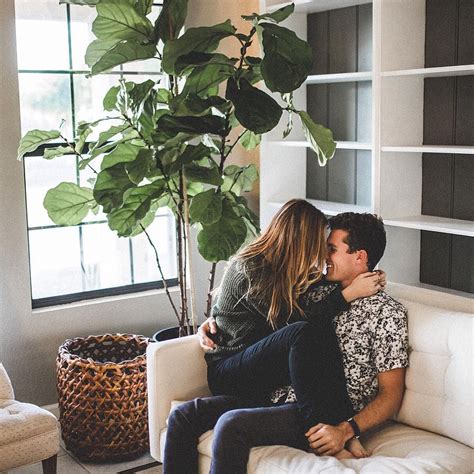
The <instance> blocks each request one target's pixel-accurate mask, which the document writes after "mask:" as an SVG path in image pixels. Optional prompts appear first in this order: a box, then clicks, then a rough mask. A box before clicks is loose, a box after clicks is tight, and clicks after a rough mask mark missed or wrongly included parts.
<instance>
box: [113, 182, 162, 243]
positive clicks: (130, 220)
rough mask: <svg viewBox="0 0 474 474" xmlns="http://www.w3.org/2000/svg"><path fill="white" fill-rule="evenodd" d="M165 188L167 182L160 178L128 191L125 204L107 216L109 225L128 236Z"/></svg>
mask: <svg viewBox="0 0 474 474" xmlns="http://www.w3.org/2000/svg"><path fill="white" fill-rule="evenodd" d="M164 189H165V183H164V181H161V180H160V181H154V182H153V183H152V184H146V185H145V186H140V187H138V188H133V189H129V190H128V191H126V192H125V194H124V198H123V206H122V207H121V208H120V209H116V210H114V211H112V212H111V213H110V214H109V215H108V216H107V220H108V223H109V227H110V228H111V229H112V230H116V231H117V233H118V235H119V236H120V237H128V236H129V235H130V234H132V232H133V231H134V230H135V228H136V225H137V223H138V222H140V220H141V219H143V218H144V217H145V216H146V215H147V213H148V211H149V210H150V206H151V203H152V200H153V199H157V198H159V197H160V196H161V195H162V193H163V190H164Z"/></svg>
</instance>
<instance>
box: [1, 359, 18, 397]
mask: <svg viewBox="0 0 474 474" xmlns="http://www.w3.org/2000/svg"><path fill="white" fill-rule="evenodd" d="M13 398H15V394H14V393H13V387H12V383H11V382H10V378H9V377H8V374H7V371H6V370H5V367H3V364H2V363H1V362H0V400H13Z"/></svg>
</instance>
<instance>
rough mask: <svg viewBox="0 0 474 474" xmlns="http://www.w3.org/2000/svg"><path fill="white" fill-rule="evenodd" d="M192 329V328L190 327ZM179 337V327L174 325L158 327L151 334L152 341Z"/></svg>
mask: <svg viewBox="0 0 474 474" xmlns="http://www.w3.org/2000/svg"><path fill="white" fill-rule="evenodd" d="M191 331H192V328H191ZM178 337H179V327H178V326H174V327H171V328H165V329H160V330H159V331H157V332H155V334H153V341H155V342H163V341H169V340H170V339H177V338H178Z"/></svg>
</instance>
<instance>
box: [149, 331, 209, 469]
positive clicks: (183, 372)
mask: <svg viewBox="0 0 474 474" xmlns="http://www.w3.org/2000/svg"><path fill="white" fill-rule="evenodd" d="M147 389H148V425H149V430H150V452H151V455H152V456H153V457H154V458H155V459H158V460H159V459H160V458H161V449H160V437H161V433H162V431H163V429H164V428H166V420H167V418H168V415H169V412H170V409H171V402H172V401H173V400H191V399H193V398H195V397H199V396H208V395H210V392H209V388H208V386H207V365H206V361H205V360H204V352H203V350H202V349H201V347H200V346H199V339H198V337H197V336H187V337H181V338H179V339H172V340H170V341H163V342H157V343H154V344H150V345H149V346H148V348H147Z"/></svg>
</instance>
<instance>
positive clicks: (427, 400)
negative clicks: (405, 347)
mask: <svg viewBox="0 0 474 474" xmlns="http://www.w3.org/2000/svg"><path fill="white" fill-rule="evenodd" d="M399 300H400V302H401V303H403V304H404V305H405V306H406V308H407V309H408V331H409V341H410V350H411V352H410V367H409V368H408V370H407V376H406V390H405V396H404V399H403V403H402V406H401V408H400V411H399V413H398V416H397V420H398V421H401V422H402V423H406V424H408V425H411V426H414V427H416V428H422V429H425V430H428V431H432V432H434V433H439V434H441V435H444V436H448V437H449V438H452V439H455V440H457V441H459V442H461V443H464V444H466V445H468V446H471V447H474V439H473V438H474V436H473V426H474V419H473V410H472V408H473V407H472V387H473V373H472V372H473V370H472V368H473V366H472V364H473V360H472V344H473V342H472V340H473V321H474V314H469V313H461V312H455V311H448V310H446V309H441V308H438V307H435V306H428V305H425V304H421V303H417V302H413V301H409V300H404V299H402V298H399Z"/></svg>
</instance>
